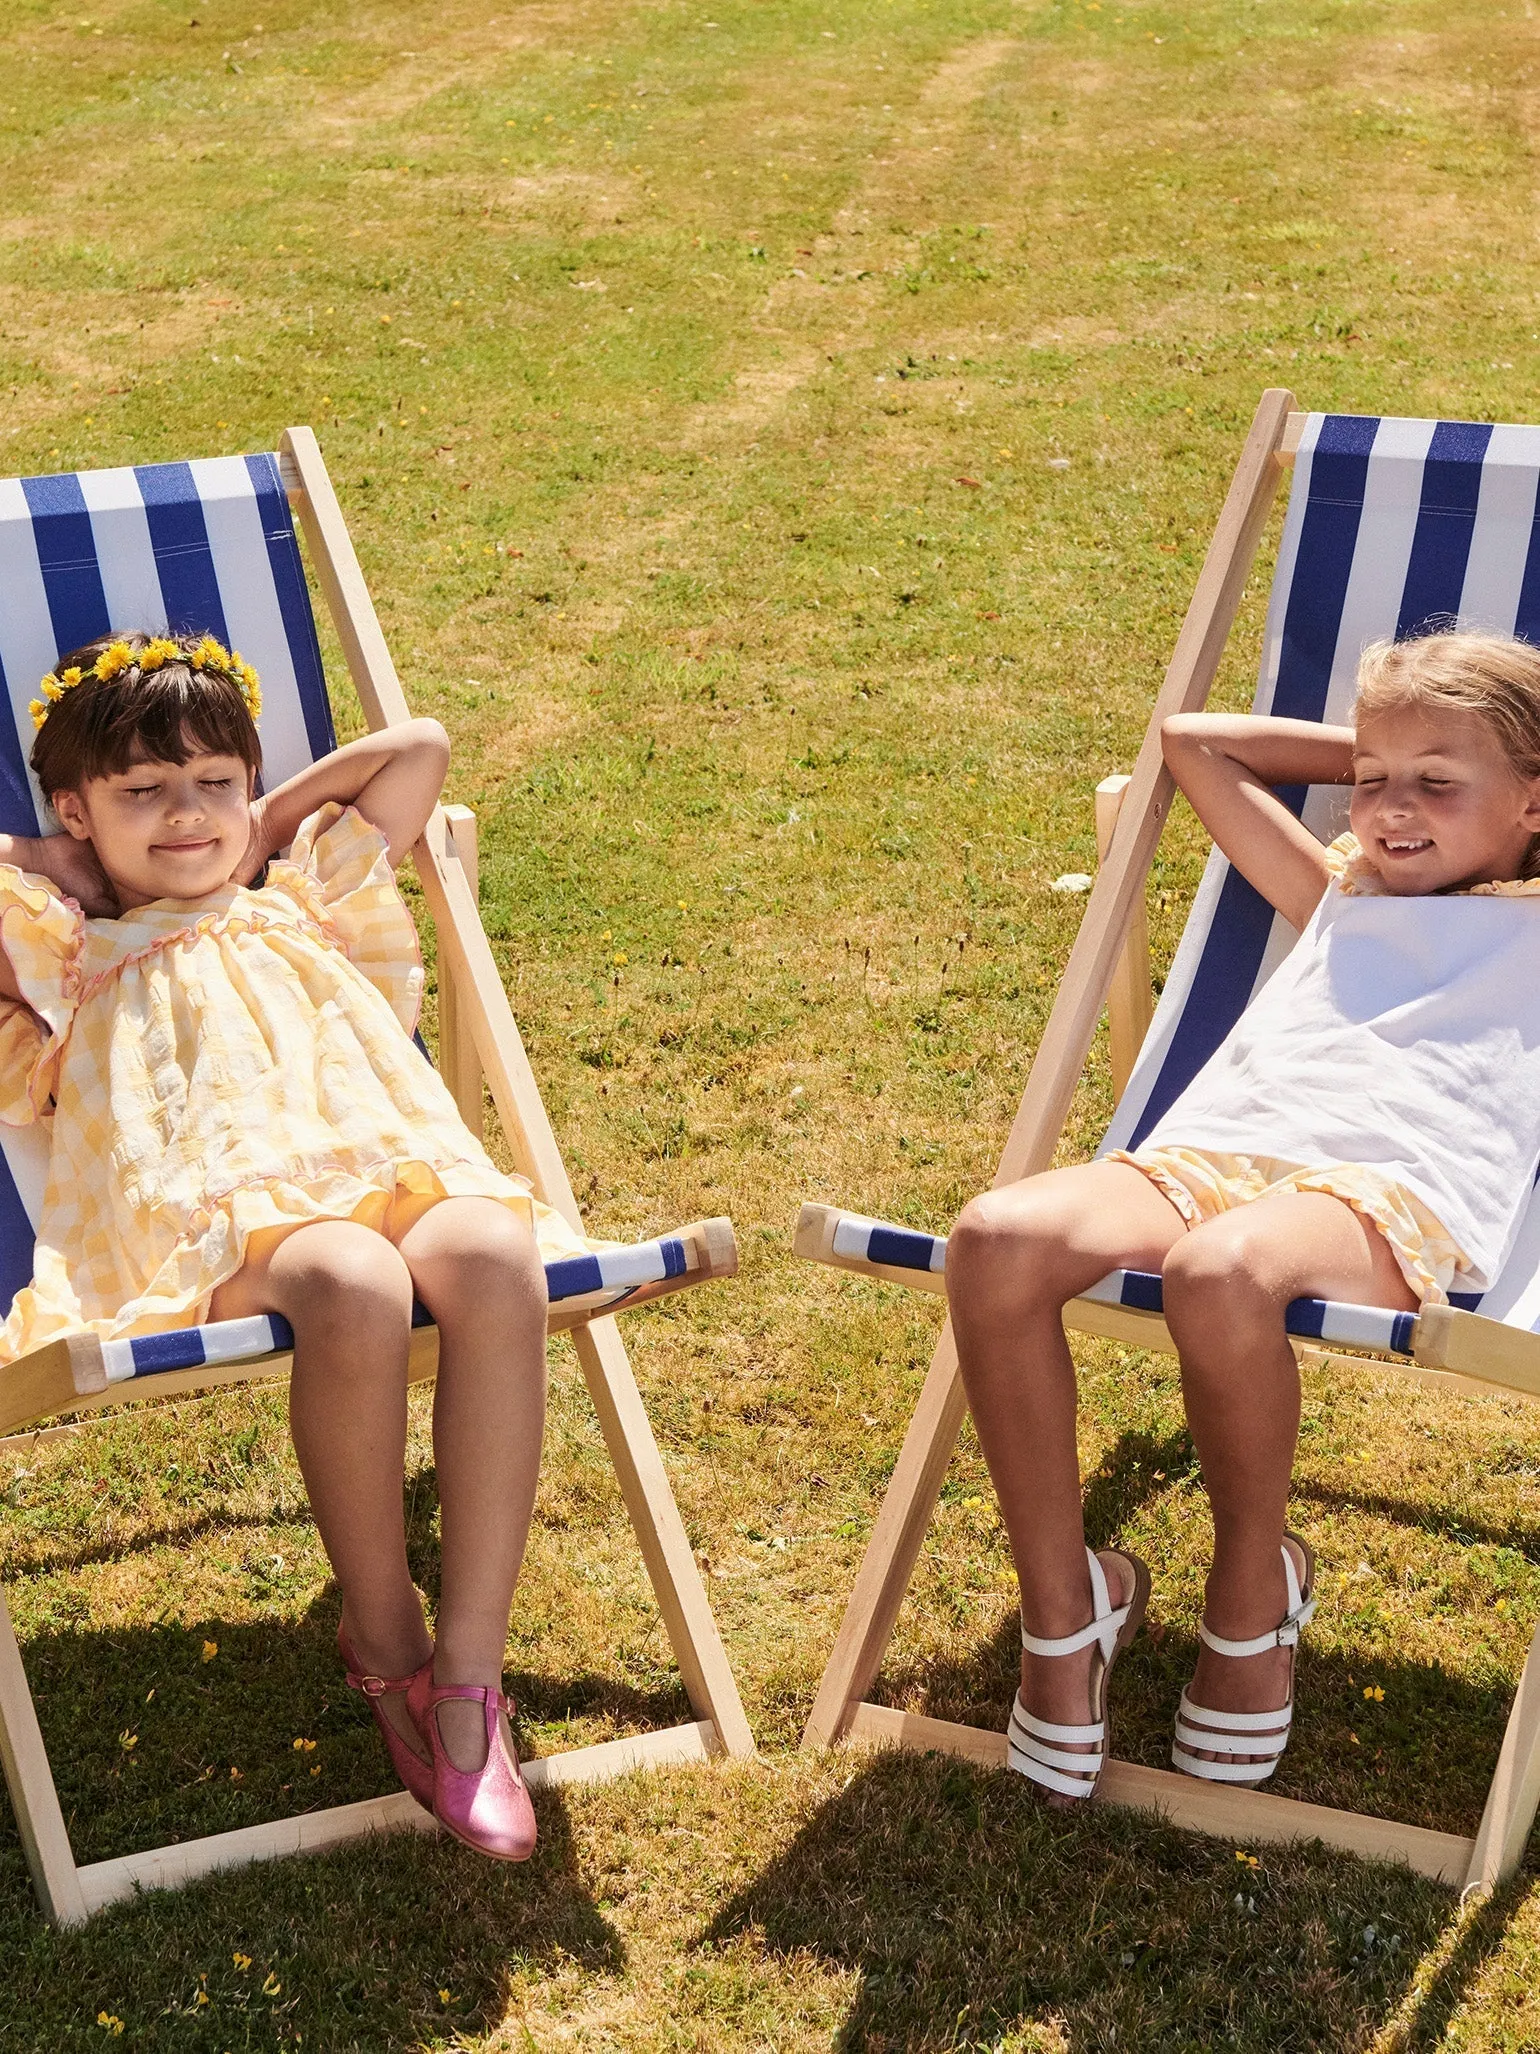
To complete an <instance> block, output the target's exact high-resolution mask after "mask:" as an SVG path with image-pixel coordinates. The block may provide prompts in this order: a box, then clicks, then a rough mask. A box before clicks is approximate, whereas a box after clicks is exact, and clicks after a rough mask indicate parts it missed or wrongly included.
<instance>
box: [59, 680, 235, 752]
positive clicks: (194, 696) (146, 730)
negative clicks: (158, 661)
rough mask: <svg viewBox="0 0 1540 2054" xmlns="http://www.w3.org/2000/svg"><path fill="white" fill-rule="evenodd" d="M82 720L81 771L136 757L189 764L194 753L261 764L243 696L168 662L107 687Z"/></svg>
mask: <svg viewBox="0 0 1540 2054" xmlns="http://www.w3.org/2000/svg"><path fill="white" fill-rule="evenodd" d="M89 710H90V712H91V714H93V715H95V716H96V717H95V718H91V719H88V720H87V721H85V722H84V723H83V725H84V728H85V732H84V733H83V734H82V735H81V736H80V738H79V741H80V765H81V774H82V775H83V776H84V777H87V778H93V777H113V776H116V775H117V773H118V772H120V771H124V770H131V769H133V768H134V766H135V765H136V764H140V763H176V764H182V763H187V762H189V761H190V760H191V759H192V758H193V757H194V756H236V757H239V759H240V760H241V762H242V763H244V764H245V765H246V768H247V769H248V770H259V769H260V768H261V750H260V748H259V747H258V746H257V737H256V730H255V729H254V728H253V726H252V724H251V716H250V714H249V713H248V712H247V711H246V706H245V702H244V701H243V700H242V698H241V696H240V693H239V692H238V691H237V690H236V689H235V687H234V686H233V685H231V684H230V683H228V681H227V680H226V679H224V678H210V677H205V676H202V675H201V674H200V675H196V676H195V674H194V673H193V672H192V671H191V670H189V669H188V667H187V665H186V664H185V663H168V664H166V665H165V667H164V668H163V669H161V670H158V671H155V672H153V673H152V674H151V675H150V676H149V677H147V678H145V679H144V680H143V681H142V682H141V683H140V684H139V685H138V687H137V688H135V689H132V690H130V691H128V692H122V691H119V692H118V693H117V694H116V695H113V694H112V693H111V688H110V687H109V688H108V690H107V691H104V692H103V693H102V694H101V695H100V699H99V702H98V705H97V706H93V707H91V708H90V709H89Z"/></svg>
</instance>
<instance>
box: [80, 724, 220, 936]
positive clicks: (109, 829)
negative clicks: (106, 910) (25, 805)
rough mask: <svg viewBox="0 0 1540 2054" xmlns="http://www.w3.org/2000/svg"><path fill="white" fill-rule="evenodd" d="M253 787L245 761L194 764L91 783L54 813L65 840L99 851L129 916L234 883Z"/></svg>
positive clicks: (194, 759)
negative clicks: (158, 903)
mask: <svg viewBox="0 0 1540 2054" xmlns="http://www.w3.org/2000/svg"><path fill="white" fill-rule="evenodd" d="M251 783H252V780H251V773H250V771H249V770H248V769H247V767H246V765H245V764H244V763H243V762H242V761H241V759H240V757H239V756H190V757H189V758H188V760H187V761H186V762H185V763H153V762H150V763H134V764H130V766H129V768H128V769H127V770H118V771H113V772H112V773H111V774H110V775H109V776H107V777H94V778H90V779H88V780H87V782H86V783H85V785H84V786H83V787H82V788H81V789H80V790H79V791H78V792H56V793H54V795H53V805H54V811H55V812H56V813H57V814H58V816H59V820H60V823H61V825H62V826H63V827H64V829H65V832H66V833H68V834H72V835H73V836H74V837H75V839H76V840H77V841H89V842H90V844H91V845H92V847H93V848H94V849H95V851H96V858H97V861H98V862H99V863H100V864H101V866H102V869H103V870H104V871H105V872H106V873H107V877H108V880H109V881H110V882H111V884H112V886H113V888H114V889H115V890H116V892H117V895H118V901H119V903H120V905H121V906H122V908H123V911H124V912H125V913H126V912H128V911H129V910H130V909H131V908H132V907H134V906H147V905H149V904H150V902H151V901H152V900H154V899H201V898H207V897H208V895H209V894H210V893H211V892H216V891H218V890H220V889H221V887H222V886H224V885H227V884H228V883H229V882H230V879H231V878H232V877H233V876H234V874H235V870H236V866H237V865H238V864H239V862H240V860H241V858H242V857H243V856H244V855H245V853H246V849H247V845H248V843H249V842H250V839H251Z"/></svg>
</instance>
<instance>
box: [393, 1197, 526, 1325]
mask: <svg viewBox="0 0 1540 2054" xmlns="http://www.w3.org/2000/svg"><path fill="white" fill-rule="evenodd" d="M418 1281H419V1285H420V1287H421V1288H422V1291H423V1295H424V1300H425V1302H426V1301H427V1299H428V1298H429V1296H430V1294H431V1299H432V1304H433V1309H434V1310H435V1312H437V1310H438V1308H439V1306H440V1305H443V1306H444V1308H445V1310H446V1311H451V1312H452V1311H453V1309H455V1308H457V1307H464V1308H467V1309H471V1310H474V1311H477V1312H481V1311H484V1310H486V1309H489V1308H492V1307H498V1308H502V1307H506V1306H509V1305H510V1304H513V1303H517V1305H518V1306H519V1307H520V1308H521V1309H524V1310H532V1309H535V1308H538V1309H539V1310H540V1311H541V1312H542V1313H543V1312H544V1310H545V1305H546V1287H545V1265H544V1263H543V1262H542V1261H541V1258H540V1250H539V1247H538V1246H537V1244H536V1241H535V1237H534V1234H533V1233H532V1232H531V1231H530V1229H529V1228H528V1227H527V1226H526V1225H525V1224H524V1222H523V1221H522V1220H521V1219H520V1218H519V1217H518V1215H517V1214H516V1213H514V1212H512V1211H510V1210H509V1209H508V1208H507V1207H506V1206H500V1205H488V1206H486V1207H484V1208H478V1209H477V1212H476V1215H475V1217H474V1218H472V1219H469V1220H466V1221H463V1222H461V1223H460V1225H459V1226H458V1228H457V1231H456V1233H455V1236H454V1239H453V1241H452V1242H451V1243H450V1244H449V1245H447V1246H445V1247H443V1248H440V1249H437V1250H436V1251H435V1252H434V1255H433V1256H432V1258H431V1260H430V1262H429V1263H427V1264H426V1265H421V1266H420V1267H419V1271H418Z"/></svg>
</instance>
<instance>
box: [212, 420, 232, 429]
mask: <svg viewBox="0 0 1540 2054" xmlns="http://www.w3.org/2000/svg"><path fill="white" fill-rule="evenodd" d="M229 425H230V423H229V422H228V421H216V422H215V423H214V426H215V427H216V428H228V427H229Z"/></svg>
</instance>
